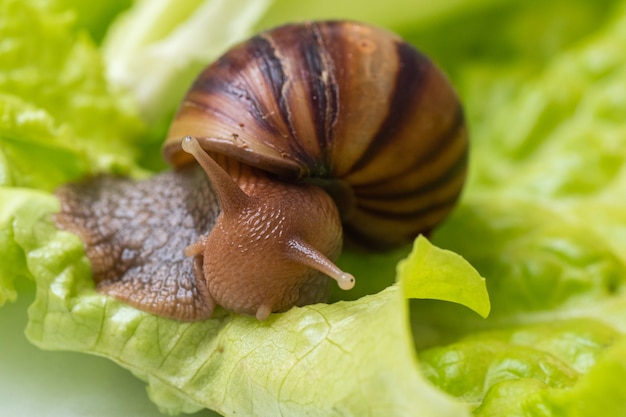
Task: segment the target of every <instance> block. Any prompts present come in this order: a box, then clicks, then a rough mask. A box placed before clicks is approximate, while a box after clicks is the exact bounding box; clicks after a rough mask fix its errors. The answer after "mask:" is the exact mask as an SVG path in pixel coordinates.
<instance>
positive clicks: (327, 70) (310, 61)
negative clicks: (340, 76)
mask: <svg viewBox="0 0 626 417" xmlns="http://www.w3.org/2000/svg"><path fill="white" fill-rule="evenodd" d="M327 26H330V25H327ZM329 29H330V30H337V28H331V27H329ZM339 29H340V28H339ZM311 34H312V35H313V37H312V39H313V41H314V43H312V44H311V48H306V49H305V51H306V52H305V62H306V63H307V66H308V68H309V77H308V80H307V81H308V85H309V91H311V100H310V101H309V103H310V106H311V110H312V114H313V120H314V123H315V126H316V135H317V140H318V142H319V144H320V150H321V154H322V155H325V156H326V157H328V148H329V145H330V143H331V142H332V141H333V139H334V138H333V127H334V125H335V123H336V121H337V116H338V109H339V104H338V95H339V94H338V91H337V81H336V79H335V66H334V62H333V61H332V57H331V55H330V54H329V52H328V45H326V44H324V40H323V37H322V33H321V30H320V26H319V24H313V25H312V26H311ZM343 41H344V40H343V39H342V38H341V37H338V39H336V42H335V43H337V44H339V43H341V42H343ZM331 46H337V45H331ZM328 165H329V162H328V161H323V166H324V167H328ZM320 168H321V167H318V169H316V170H315V171H316V173H317V174H318V175H324V174H325V172H319V170H320Z"/></svg>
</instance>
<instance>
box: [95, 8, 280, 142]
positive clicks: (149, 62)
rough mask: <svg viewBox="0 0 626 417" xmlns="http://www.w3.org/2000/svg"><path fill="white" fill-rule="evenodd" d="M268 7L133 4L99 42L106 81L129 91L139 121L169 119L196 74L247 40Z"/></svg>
mask: <svg viewBox="0 0 626 417" xmlns="http://www.w3.org/2000/svg"><path fill="white" fill-rule="evenodd" d="M270 3H271V0H256V1H254V2H250V1H242V0H229V1H223V0H188V1H185V2H180V1H175V0H149V1H148V0H139V1H137V2H135V3H134V4H133V6H132V8H131V9H130V10H129V11H127V12H125V13H124V14H123V15H122V16H121V17H120V18H119V19H117V20H116V21H115V23H114V25H113V26H112V27H111V28H110V30H109V32H108V33H107V36H106V38H105V39H104V45H103V53H104V57H105V59H106V62H107V64H108V65H107V72H108V77H109V79H110V80H111V81H112V82H113V83H114V84H116V85H120V86H123V87H125V88H127V89H129V90H131V91H132V93H133V95H134V97H135V98H136V100H137V101H138V103H139V106H140V108H141V113H142V115H143V117H144V118H145V119H147V120H149V121H151V122H153V123H155V122H157V121H159V120H161V119H163V118H164V117H165V118H169V117H171V115H172V113H173V112H174V111H175V110H176V108H177V106H178V103H180V100H181V99H182V97H183V94H184V93H185V92H186V90H187V88H188V86H189V85H190V84H191V83H192V81H193V79H194V78H195V77H196V75H197V74H198V73H199V72H200V70H201V69H202V68H203V67H204V66H206V65H207V63H209V62H211V61H213V60H214V59H215V58H217V56H218V55H219V54H221V53H222V52H224V51H225V50H226V48H227V47H228V46H231V45H232V44H233V43H234V42H237V41H239V40H242V39H243V38H244V37H246V36H248V35H249V34H250V33H251V29H252V27H253V25H254V24H255V23H256V22H257V20H258V19H259V17H260V16H262V15H263V13H264V11H265V9H266V8H267V6H268V5H269V4H270ZM159 140H162V138H159Z"/></svg>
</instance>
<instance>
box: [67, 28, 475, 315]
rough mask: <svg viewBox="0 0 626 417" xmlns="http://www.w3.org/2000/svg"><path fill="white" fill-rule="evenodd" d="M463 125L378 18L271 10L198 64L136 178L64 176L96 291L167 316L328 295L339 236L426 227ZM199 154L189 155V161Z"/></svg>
mask: <svg viewBox="0 0 626 417" xmlns="http://www.w3.org/2000/svg"><path fill="white" fill-rule="evenodd" d="M468 146H469V145H468V137H467V131H466V126H465V120H464V115H463V110H462V106H461V104H460V101H459V99H458V97H457V95H456V93H455V92H454V90H453V88H452V86H451V85H450V83H449V82H448V80H447V79H446V77H445V76H444V75H443V73H442V72H441V71H440V70H439V69H438V68H437V67H436V66H435V65H434V64H433V63H432V62H431V61H430V60H429V59H428V58H427V57H426V56H424V55H423V54H422V53H420V52H418V51H417V50H416V49H415V48H414V47H412V46H411V45H409V44H408V43H406V42H405V41H403V40H402V39H401V38H399V37H398V36H396V35H395V34H392V33H390V32H388V31H386V30H383V29H380V28H377V27H375V26H371V25H369V24H364V23H358V22H352V21H319V22H305V23H299V24H289V25H285V26H280V27H277V28H274V29H271V30H268V31H266V32H263V33H261V34H259V35H256V36H254V37H252V38H251V39H249V40H247V41H245V42H243V43H240V44H238V45H236V46H234V47H233V48H231V49H230V50H229V51H227V52H226V53H225V54H224V55H223V56H222V57H221V58H219V59H218V60H217V61H215V62H214V63H212V64H210V65H209V66H208V67H206V68H205V69H204V70H203V71H202V72H201V74H200V75H199V76H198V77H197V79H196V80H195V82H194V83H193V85H192V86H191V88H190V89H189V91H188V93H187V95H186V96H185V98H184V99H183V101H182V103H181V105H180V107H179V110H178V113H177V114H176V116H175V118H174V120H173V122H172V124H171V127H170V129H169V132H168V134H167V138H166V140H165V143H164V145H163V155H164V158H165V159H166V161H168V162H169V163H170V164H171V165H172V166H173V167H174V169H173V170H172V171H168V172H165V173H162V174H159V175H157V176H155V177H153V178H151V179H148V180H144V181H139V182H136V181H132V180H128V179H119V178H110V177H97V178H95V179H92V180H91V181H88V182H87V183H77V184H70V185H67V186H64V187H62V188H61V189H60V190H59V191H58V192H57V195H58V196H59V198H60V200H61V211H60V213H58V214H57V215H56V221H57V224H58V225H59V226H60V227H62V228H64V229H67V230H70V231H73V232H75V233H77V234H78V235H79V236H80V237H81V238H82V239H83V240H84V242H85V247H86V253H87V256H88V257H89V259H90V260H91V264H92V267H93V271H94V279H95V281H96V283H97V286H98V289H99V290H100V291H101V292H104V293H106V294H110V295H112V296H114V297H116V298H119V299H121V300H123V301H126V302H127V303H129V304H131V305H134V306H136V307H138V308H140V309H143V310H146V311H149V312H152V313H155V314H159V315H163V316H166V317H171V318H175V319H179V320H201V319H204V318H207V317H210V316H211V315H212V314H213V311H214V308H215V307H216V305H219V306H221V307H223V308H224V309H225V310H228V311H232V312H235V313H241V314H247V315H252V316H256V318H257V319H259V320H264V319H266V318H267V317H268V316H269V315H270V314H271V313H273V312H280V311H285V310H288V309H289V308H291V307H293V306H301V305H305V304H310V303H315V302H320V301H324V300H325V297H326V296H327V293H328V283H329V282H330V280H329V279H328V277H331V278H333V279H335V280H336V281H337V283H338V285H339V286H340V288H342V289H349V288H352V286H353V285H354V277H353V276H352V275H350V274H349V273H347V272H344V271H342V270H340V269H339V268H338V267H337V266H336V265H335V264H334V262H335V260H336V258H337V257H338V255H339V253H340V251H341V248H342V244H343V235H344V234H345V237H346V240H347V241H350V242H352V243H354V244H357V245H359V246H362V247H366V248H373V249H376V248H389V247H393V246H398V245H402V244H406V243H408V242H410V241H411V240H412V239H414V238H415V237H416V236H417V235H418V234H419V233H428V232H429V231H430V230H432V229H433V228H434V227H435V226H436V225H437V224H438V223H439V222H440V221H441V220H442V219H444V218H445V216H446V215H447V214H448V213H449V212H450V211H451V209H452V208H453V206H454V204H455V202H456V200H457V199H458V196H459V194H460V192H461V190H462V188H463V184H464V180H465V175H466V167H467V155H468ZM198 167H200V168H198Z"/></svg>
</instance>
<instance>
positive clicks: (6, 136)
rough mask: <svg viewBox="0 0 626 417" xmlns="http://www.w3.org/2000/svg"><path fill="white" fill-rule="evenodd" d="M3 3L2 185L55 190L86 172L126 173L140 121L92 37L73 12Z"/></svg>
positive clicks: (0, 68)
mask: <svg viewBox="0 0 626 417" xmlns="http://www.w3.org/2000/svg"><path fill="white" fill-rule="evenodd" d="M1 7H2V14H1V15H0V39H2V45H3V47H2V48H0V91H1V92H2V93H1V94H0V116H1V117H2V124H1V125H0V139H1V140H0V161H2V162H3V163H2V169H0V185H2V186H17V187H32V188H39V189H44V190H52V189H53V188H54V187H55V186H57V185H59V184H61V183H63V182H67V181H69V180H71V179H76V178H78V177H80V176H81V175H85V174H88V173H93V172H98V171H108V172H118V173H129V172H131V171H132V168H134V161H135V159H136V150H135V148H134V146H132V145H133V143H132V142H133V141H134V140H136V138H137V137H138V135H139V134H140V133H141V132H142V131H143V130H144V125H143V122H142V121H141V120H140V119H139V118H138V113H137V109H136V107H135V105H134V102H133V100H132V99H131V98H130V97H129V96H127V95H125V94H123V93H122V92H120V91H113V89H112V88H111V87H110V86H109V85H108V83H107V82H106V80H105V79H104V75H103V67H102V60H101V58H100V55H99V52H98V51H97V49H96V48H95V46H94V45H93V43H92V42H91V41H90V39H89V38H88V37H87V36H86V35H85V34H84V32H74V31H72V30H71V28H72V22H73V16H74V15H73V13H70V12H69V11H67V9H65V10H59V9H58V8H57V7H56V6H55V7H53V4H50V6H49V7H48V8H47V9H45V8H43V7H40V6H36V5H35V4H31V3H28V2H21V1H12V0H3V1H2V3H1ZM24 28H28V30H24ZM69 92H71V93H69ZM103 120H106V121H107V122H106V123H102V121H103ZM129 145H130V146H129Z"/></svg>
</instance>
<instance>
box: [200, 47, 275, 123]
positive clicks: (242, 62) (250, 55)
mask: <svg viewBox="0 0 626 417" xmlns="http://www.w3.org/2000/svg"><path fill="white" fill-rule="evenodd" d="M241 48H242V49H236V50H234V51H233V52H231V53H228V54H226V55H224V56H222V57H221V58H220V59H219V60H218V61H217V62H216V63H215V64H214V66H215V69H212V67H209V69H207V70H206V71H205V72H204V73H203V74H202V75H201V76H200V77H199V78H198V79H197V80H196V81H195V82H194V84H193V87H192V90H191V91H193V92H194V93H195V94H200V93H206V94H207V95H213V94H215V95H218V94H225V95H228V96H230V97H232V98H233V99H234V100H236V101H239V102H242V104H243V106H242V107H243V109H245V110H246V111H248V112H249V113H250V114H251V115H252V116H253V117H254V120H255V121H256V123H257V124H258V125H259V127H261V128H262V129H263V130H265V131H266V132H268V134H270V135H281V132H280V131H279V130H278V129H277V128H276V126H274V125H273V124H272V123H270V119H268V117H267V115H268V113H269V111H268V110H267V109H266V108H265V107H264V106H263V105H262V104H261V103H260V102H259V101H258V100H257V98H256V97H255V96H254V94H251V91H250V88H249V86H247V85H246V84H244V83H242V82H241V80H240V79H238V77H237V75H238V74H247V73H248V72H249V70H248V69H247V67H249V66H250V65H255V64H256V65H258V67H259V68H262V69H263V71H262V73H263V75H264V76H265V77H269V81H271V82H268V85H271V86H272V90H274V91H275V90H276V88H277V87H274V85H277V86H278V85H281V82H280V80H281V77H282V79H283V80H284V74H282V67H280V68H277V65H276V61H274V60H273V59H272V58H271V57H273V56H274V55H273V54H271V55H269V57H270V58H269V59H268V55H267V52H268V50H270V51H271V50H273V49H272V48H271V45H269V44H268V43H267V41H265V40H264V39H263V38H261V37H260V36H255V37H254V38H252V39H250V40H249V41H248V42H246V43H245V44H243V45H242V47H241ZM278 65H280V62H279V61H278ZM205 74H206V75H208V76H205ZM283 82H284V81H283ZM193 105H194V106H196V107H199V108H201V109H203V110H204V111H208V112H212V113H215V114H220V115H221V116H222V117H224V118H228V119H231V120H233V126H235V125H236V123H237V121H236V120H234V119H233V116H234V115H230V114H225V113H222V112H221V111H220V109H217V108H215V107H213V106H212V105H211V104H210V103H209V104H206V103H199V102H196V101H194V102H193Z"/></svg>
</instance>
